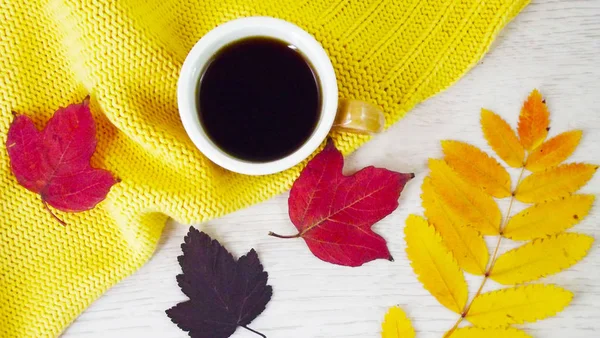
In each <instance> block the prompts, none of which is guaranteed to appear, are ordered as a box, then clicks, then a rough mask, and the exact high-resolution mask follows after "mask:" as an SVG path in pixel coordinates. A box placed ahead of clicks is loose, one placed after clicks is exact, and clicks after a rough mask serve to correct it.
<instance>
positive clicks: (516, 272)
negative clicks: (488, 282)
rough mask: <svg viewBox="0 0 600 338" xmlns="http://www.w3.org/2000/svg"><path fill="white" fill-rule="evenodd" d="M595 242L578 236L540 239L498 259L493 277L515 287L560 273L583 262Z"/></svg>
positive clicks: (585, 236) (566, 234)
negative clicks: (515, 285)
mask: <svg viewBox="0 0 600 338" xmlns="http://www.w3.org/2000/svg"><path fill="white" fill-rule="evenodd" d="M593 242H594V239H593V238H592V237H590V236H588V235H582V234H575V233H562V234H558V235H554V236H550V237H547V238H540V239H537V240H535V241H533V242H530V243H528V244H525V245H523V246H521V247H519V248H516V249H513V250H510V251H508V252H506V253H505V254H503V255H502V256H500V257H498V260H497V261H496V264H495V265H494V268H493V270H492V272H491V274H490V278H491V279H493V280H495V281H496V282H498V283H500V284H504V285H513V284H520V283H525V282H530V281H533V280H536V279H539V278H542V277H544V276H547V275H550V274H553V273H557V272H560V271H562V270H564V269H567V268H569V267H570V266H572V265H574V264H575V263H577V262H578V261H580V260H581V259H582V258H583V257H584V256H585V255H586V254H587V252H588V250H589V249H590V248H591V247H592V243H593Z"/></svg>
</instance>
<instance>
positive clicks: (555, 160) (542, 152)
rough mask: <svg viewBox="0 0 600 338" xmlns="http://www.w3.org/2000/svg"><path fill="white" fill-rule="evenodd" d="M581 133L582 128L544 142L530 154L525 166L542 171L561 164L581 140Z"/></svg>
mask: <svg viewBox="0 0 600 338" xmlns="http://www.w3.org/2000/svg"><path fill="white" fill-rule="evenodd" d="M581 134H582V132H581V130H572V131H568V132H566V133H562V134H560V135H557V136H555V137H553V138H551V139H549V140H548V141H546V142H544V143H543V144H542V145H541V146H539V147H538V148H536V149H535V150H534V151H533V152H532V153H531V154H529V157H528V158H527V163H526V164H525V168H527V169H528V170H531V171H541V170H544V169H547V168H550V167H553V166H555V165H558V164H560V163H561V162H563V161H564V160H566V159H567V158H568V157H569V156H571V154H572V153H573V152H574V151H575V148H577V146H578V145H579V141H580V140H581Z"/></svg>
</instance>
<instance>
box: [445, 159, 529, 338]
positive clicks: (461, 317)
mask: <svg viewBox="0 0 600 338" xmlns="http://www.w3.org/2000/svg"><path fill="white" fill-rule="evenodd" d="M524 172H525V167H524V166H523V167H521V173H519V178H518V179H517V185H516V186H517V187H518V186H519V183H521V179H522V178H523V173H524ZM514 201H515V194H514V192H513V194H512V196H511V197H510V202H509V204H508V210H507V211H506V217H504V221H503V222H502V225H501V226H500V233H499V234H498V241H497V242H496V248H495V249H494V253H493V254H492V258H491V259H490V263H489V265H488V268H487V269H486V271H485V274H484V275H483V280H482V281H481V285H479V289H477V292H476V293H475V296H473V298H472V299H471V301H470V302H469V304H468V305H467V306H466V307H465V310H464V311H463V313H462V315H461V316H460V318H458V320H456V323H454V326H452V328H451V329H450V330H449V331H448V332H446V333H445V334H444V338H448V337H450V336H451V335H452V334H453V333H454V331H456V329H458V325H459V324H460V323H461V322H462V321H463V319H465V318H466V317H467V315H468V314H469V310H471V306H472V305H473V301H474V300H475V299H476V298H477V297H478V296H479V295H480V294H481V291H483V287H484V286H485V283H487V281H488V279H489V278H490V274H491V273H492V269H493V268H494V264H496V258H497V257H498V250H499V249H500V243H502V238H503V236H502V235H503V231H504V228H505V227H506V224H508V220H509V219H510V213H511V211H512V207H513V204H514Z"/></svg>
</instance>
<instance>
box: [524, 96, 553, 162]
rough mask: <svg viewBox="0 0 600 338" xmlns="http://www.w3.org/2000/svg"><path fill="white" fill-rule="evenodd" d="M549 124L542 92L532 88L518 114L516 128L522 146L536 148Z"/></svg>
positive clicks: (544, 136) (546, 131) (544, 137)
mask: <svg viewBox="0 0 600 338" xmlns="http://www.w3.org/2000/svg"><path fill="white" fill-rule="evenodd" d="M549 125H550V112H548V107H547V106H546V102H545V101H544V100H543V99H542V94H540V92H539V91H538V90H537V89H534V90H533V91H532V92H531V94H529V97H528V98H527V101H525V103H524V104H523V108H521V114H520V115H519V127H518V128H517V130H518V132H519V138H520V139H521V144H522V145H523V147H524V148H525V149H527V150H533V149H535V148H537V146H539V145H540V144H541V143H542V142H544V140H545V139H546V136H547V135H548V129H549V128H548V126H549Z"/></svg>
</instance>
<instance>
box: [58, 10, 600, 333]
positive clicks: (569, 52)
mask: <svg viewBox="0 0 600 338" xmlns="http://www.w3.org/2000/svg"><path fill="white" fill-rule="evenodd" d="M535 87H537V88H539V89H540V90H541V91H542V93H543V94H544V95H545V96H546V97H547V100H548V104H549V107H550V109H551V114H552V115H551V118H552V122H551V126H552V130H551V131H550V134H551V135H556V134H557V133H560V132H562V131H566V130H568V129H573V128H581V129H583V130H584V132H585V133H584V137H583V140H582V144H581V146H580V147H579V149H578V150H577V151H576V153H575V154H574V156H573V157H572V160H573V161H587V162H592V163H596V164H600V1H598V0H595V1H570V0H554V1H543V0H540V1H538V2H536V3H532V4H531V5H530V6H529V7H528V8H526V9H525V10H524V11H523V13H522V14H521V15H520V16H519V17H518V18H517V19H516V20H515V21H514V22H512V23H511V24H510V25H509V26H508V27H507V28H506V29H505V30H504V31H503V32H502V34H501V36H500V37H499V39H498V41H497V43H496V44H495V46H494V48H493V49H492V51H491V52H490V53H489V54H488V55H487V56H486V57H485V58H484V60H483V62H482V63H481V64H480V65H479V66H478V67H476V68H475V69H473V70H472V71H471V72H470V73H469V74H468V75H467V76H465V77H464V78H463V79H462V80H460V81H459V82H458V83H456V84H455V85H454V86H452V87H451V88H450V89H448V90H447V91H445V92H443V93H441V94H439V95H437V96H436V97H434V98H432V99H430V100H428V101H426V102H425V103H423V104H421V105H419V106H418V107H416V108H415V109H414V110H413V111H412V112H410V113H409V114H408V115H407V116H406V118H404V119H403V120H401V121H400V122H399V123H397V124H396V125H395V126H394V127H393V128H391V129H390V130H389V131H387V132H386V133H384V134H382V135H379V136H377V137H376V138H375V139H374V140H373V141H372V142H370V143H369V144H367V145H366V146H364V147H363V148H361V149H360V150H359V151H357V152H356V153H355V154H353V155H351V156H350V157H349V158H348V160H347V165H346V169H347V171H348V172H352V171H353V170H356V169H358V168H361V167H363V166H366V165H369V164H373V165H376V166H381V167H386V168H389V169H392V170H398V171H404V172H415V173H416V175H417V177H416V179H415V180H413V181H412V182H411V183H409V185H408V186H407V188H406V190H405V191H404V193H403V195H402V198H401V201H400V207H399V208H398V209H397V210H396V211H395V212H394V213H393V214H392V215H391V216H389V217H387V218H386V219H384V220H383V221H381V222H380V223H379V224H377V225H376V226H375V227H374V229H375V230H376V231H377V232H378V233H380V234H381V235H383V236H384V237H385V238H386V239H387V241H388V244H389V247H390V250H391V252H392V255H393V256H394V258H395V259H396V261H395V262H393V263H391V262H388V261H384V260H380V261H375V262H372V263H369V264H367V265H365V266H363V267H360V268H355V269H352V268H345V267H338V266H334V265H330V264H326V263H323V262H321V261H319V260H318V259H316V258H315V257H313V255H312V254H311V253H310V252H309V250H308V249H307V247H306V245H305V243H304V241H302V240H300V239H297V240H280V239H276V238H273V237H268V236H267V233H268V232H269V231H270V230H273V231H277V232H279V233H293V232H294V227H293V225H292V224H291V223H290V222H289V219H288V216H287V194H284V195H281V196H277V197H275V198H273V199H271V200H270V201H268V202H266V203H263V204H260V205H256V206H254V207H251V208H248V209H246V210H242V211H239V212H236V213H234V214H231V215H228V216H226V217H223V218H221V219H217V220H214V221H211V222H208V223H206V224H200V225H197V227H198V228H200V229H201V230H203V231H206V232H207V233H209V234H210V235H211V236H213V237H214V238H217V239H219V241H221V243H223V244H224V245H225V246H226V247H227V248H228V249H229V250H231V251H232V252H233V254H234V255H238V256H239V255H242V254H244V253H245V252H246V251H248V250H249V249H250V248H255V249H256V250H257V251H258V253H259V255H260V258H261V260H262V262H263V264H264V266H265V267H266V270H267V271H268V272H269V282H270V284H271V285H273V287H274V296H273V299H272V300H271V302H270V303H269V305H268V307H267V309H266V311H265V312H263V314H262V315H261V316H259V317H258V318H257V319H256V320H255V321H254V322H253V323H252V324H251V327H252V328H254V329H256V330H259V331H261V332H263V333H264V334H266V335H267V336H268V337H269V338H281V337H283V338H289V337H299V338H317V337H323V338H325V337H327V338H332V337H357V338H368V337H378V336H379V331H380V324H381V321H382V318H383V315H384V313H385V312H386V310H387V308H388V307H390V306H392V305H395V304H399V305H400V306H402V308H404V309H405V310H406V312H407V313H408V315H409V316H410V318H411V319H412V321H413V324H414V325H415V327H416V329H417V331H418V332H417V336H418V337H441V335H442V334H443V333H444V332H445V331H446V330H448V329H449V328H450V327H451V326H452V325H453V323H454V321H455V320H456V315H455V314H453V313H451V312H450V311H448V310H446V309H445V308H444V307H442V306H441V305H440V304H438V302H437V301H436V300H435V299H434V298H433V297H432V296H431V295H429V293H428V292H427V291H425V290H424V289H423V287H422V286H421V285H420V284H419V282H418V281H417V279H416V278H415V275H414V274H413V272H412V270H411V268H410V266H409V262H408V261H407V259H406V254H405V253H404V248H405V242H404V238H403V227H404V221H405V219H406V217H407V215H408V214H409V213H417V214H420V213H421V212H422V209H421V206H420V198H419V195H420V184H421V181H422V179H423V177H424V176H425V175H426V173H427V170H426V163H427V158H428V157H438V156H440V154H441V151H440V146H439V141H440V140H442V139H460V140H463V141H468V142H471V143H473V144H475V145H477V146H480V147H482V148H483V149H485V150H487V151H489V150H490V149H489V147H487V145H486V143H485V142H484V140H483V136H482V133H481V131H480V127H479V110H480V108H481V107H487V108H490V109H492V110H495V111H496V112H497V113H499V114H501V115H502V116H504V117H505V118H506V119H507V120H508V121H510V123H511V124H512V125H513V126H515V124H516V121H517V116H518V112H519V109H520V106H521V104H522V101H523V100H524V99H525V97H526V96H527V94H528V93H529V91H530V90H531V89H533V88H535ZM513 174H514V173H513ZM583 191H585V192H588V193H594V194H596V195H600V175H596V177H595V178H594V179H593V180H592V181H591V182H590V183H589V184H588V185H587V186H586V187H585V188H584V190H583ZM501 206H502V207H503V208H506V205H501ZM504 210H505V209H504ZM187 229H188V228H187V226H185V225H178V224H174V223H169V224H167V226H166V228H165V231H164V234H163V238H162V239H161V241H160V244H159V245H158V248H157V250H156V253H155V255H154V257H153V258H152V259H151V260H150V262H149V263H148V264H146V265H145V266H144V267H143V268H142V269H140V270H139V271H138V272H137V273H135V274H134V275H133V276H131V277H129V278H127V279H125V280H124V281H122V282H121V283H119V284H118V285H116V286H115V287H114V288H112V289H111V290H109V291H108V292H107V293H106V294H105V295H104V296H103V297H101V298H100V299H99V300H98V301H96V302H95V303H94V304H93V305H92V306H90V308H89V309H87V310H86V311H85V312H84V313H83V314H82V315H81V316H80V317H79V318H78V319H77V320H76V321H75V322H74V323H73V324H72V325H71V326H70V327H69V328H68V329H67V331H66V332H65V333H64V335H63V336H64V337H86V338H91V337H111V338H119V337H144V338H151V337H160V338H167V337H173V338H175V337H186V336H187V335H186V333H184V332H183V331H180V330H179V329H178V328H177V327H176V326H175V325H174V324H172V323H171V321H170V320H169V318H167V316H166V315H165V312H164V311H165V310H166V309H168V308H169V307H171V306H173V305H175V304H176V303H178V302H180V301H182V300H184V299H185V296H184V295H183V294H182V293H181V291H180V290H179V288H178V287H177V283H176V281H175V276H176V275H177V274H178V273H180V268H179V265H178V264H177V260H176V257H177V256H178V255H180V253H181V250H180V247H179V246H180V244H181V242H182V240H183V237H184V235H185V234H186V232H187ZM575 231H579V232H584V233H587V234H591V235H594V236H595V237H596V238H600V206H598V205H596V206H595V207H594V209H593V210H592V213H591V214H590V216H588V217H587V219H585V220H584V221H583V222H582V223H580V224H579V225H577V226H576V228H575ZM599 248H600V243H598V242H597V243H595V245H594V247H593V248H592V250H591V251H590V253H589V255H588V256H587V257H586V258H585V259H584V260H583V261H582V262H581V263H579V264H578V265H576V266H574V267H573V268H571V269H570V270H569V271H566V272H563V273H560V274H558V275H554V276H551V277H549V278H546V279H545V280H544V282H548V283H556V284H558V285H561V286H563V287H566V288H568V289H569V290H572V291H573V292H574V293H575V298H574V300H573V302H572V305H571V306H570V307H568V308H567V309H566V310H565V311H563V312H561V313H560V314H559V315H558V316H556V317H554V318H551V319H547V320H544V321H540V322H537V323H534V324H529V325H525V326H523V327H524V328H525V329H526V331H527V332H528V333H530V334H531V335H533V336H535V337H569V338H576V337H600V249H599ZM467 278H468V281H469V282H470V283H469V284H470V288H471V291H472V292H473V291H475V290H474V288H476V287H477V286H478V285H479V281H480V279H479V278H478V277H477V278H476V277H472V276H467ZM496 287H497V286H495V285H493V283H488V288H489V289H492V288H496ZM233 337H237V338H242V337H257V336H255V335H253V334H251V333H249V332H247V331H245V330H243V329H239V330H238V331H237V332H236V333H235V334H234V336H233Z"/></svg>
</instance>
